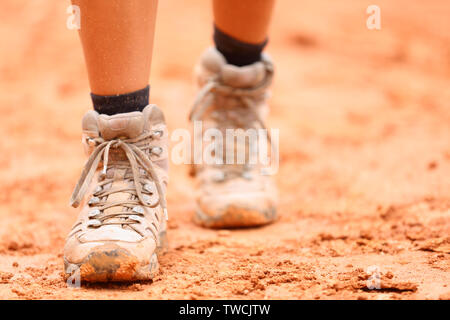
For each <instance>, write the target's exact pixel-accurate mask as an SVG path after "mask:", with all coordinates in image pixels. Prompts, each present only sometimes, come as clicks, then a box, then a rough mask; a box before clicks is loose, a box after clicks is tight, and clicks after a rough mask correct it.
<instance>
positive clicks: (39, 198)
mask: <svg viewBox="0 0 450 320" xmlns="http://www.w3.org/2000/svg"><path fill="white" fill-rule="evenodd" d="M369 4H371V3H369V2H367V1H350V0H343V1H325V0H323V1H318V0H309V1H306V0H302V1H298V0H290V1H288V0H283V1H279V3H278V7H277V9H276V13H275V17H274V21H273V28H272V31H271V43H270V46H269V48H268V51H269V52H270V53H271V54H272V56H273V57H274V59H275V61H276V62H277V75H276V81H275V85H274V88H273V98H272V100H271V105H272V111H271V116H270V121H269V125H270V126H271V127H273V128H279V129H280V143H281V168H280V171H279V175H278V176H277V182H278V185H279V188H280V196H281V203H280V207H279V213H280V216H281V217H280V219H279V221H278V222H277V223H275V224H273V225H270V226H267V227H264V228H259V229H253V230H226V231H214V230H206V229H202V228H200V227H198V226H196V225H194V224H193V223H192V220H191V217H192V213H193V210H194V200H193V196H192V194H193V193H192V181H190V178H189V177H188V175H187V172H188V168H187V167H184V166H176V165H172V167H171V185H170V190H169V194H168V203H169V209H170V216H171V219H170V224H169V241H170V251H169V253H168V254H167V255H165V256H164V257H163V258H162V259H161V269H162V273H161V274H160V275H159V276H157V277H156V278H155V279H154V281H153V282H151V283H141V284H108V285H89V286H83V287H82V288H80V289H71V288H68V287H67V286H66V283H65V282H64V280H63V278H62V266H63V264H62V248H63V244H64V238H65V236H66V234H67V232H68V231H69V228H70V226H71V225H72V223H73V222H74V219H75V217H76V213H77V211H76V209H72V208H69V206H68V199H69V196H70V193H71V191H72V188H73V186H74V184H75V182H76V180H77V179H78V175H79V174H80V171H81V168H82V166H83V164H84V159H85V158H84V154H83V151H82V147H81V145H80V128H79V125H80V119H81V117H82V115H83V113H84V112H85V111H86V110H88V109H89V108H90V100H89V95H88V93H89V89H88V82H87V78H86V71H85V67H84V64H83V56H82V51H81V48H80V45H79V40H78V36H77V33H76V31H71V30H68V29H67V28H66V19H67V17H68V15H67V14H66V7H67V6H68V1H27V0H2V1H1V4H0V21H1V22H0V39H2V40H0V42H1V45H0V107H1V117H0V124H1V126H0V134H1V136H2V138H1V141H0V144H1V150H2V152H1V154H0V168H1V172H0V181H1V182H0V183H1V189H0V190H1V193H0V221H1V223H0V298H2V299H73V298H75V299H100V298H101V299H115V298H126V299H179V298H181V299H183V298H187V299H204V298H206V299H216V298H225V299H228V298H233V299H335V298H337V299H438V298H441V299H449V298H450V273H449V269H450V259H449V258H450V237H449V236H450V179H449V177H450V108H449V101H450V80H449V79H450V33H449V32H448V30H450V20H449V17H450V5H449V3H448V0H441V1H439V0H431V1H406V0H398V1H388V0H383V1H382V0H377V1H376V4H378V5H379V6H380V7H381V18H382V30H380V31H369V30H368V29H367V28H366V18H367V14H366V13H365V10H366V7H367V6H368V5H369ZM211 25H212V23H211V12H210V5H209V3H207V1H204V0H196V1H193V0H190V1H178V0H164V1H160V7H159V16H158V26H157V36H156V48H155V56H154V67H153V70H152V76H151V84H152V101H153V102H154V103H157V104H159V105H160V106H162V107H163V109H164V110H165V112H166V113H167V117H168V121H169V127H170V129H172V130H173V129H175V128H179V127H188V122H187V113H188V110H189V106H190V104H191V102H192V101H193V98H194V95H195V88H194V85H193V83H192V81H191V80H192V68H193V65H194V63H195V62H196V60H197V58H198V56H199V55H200V53H201V52H202V51H203V49H204V48H205V47H206V46H208V45H209V44H210V43H211V29H212V28H211ZM371 266H376V267H377V268H378V270H379V271H380V274H381V288H380V289H379V290H369V289H368V288H367V280H368V278H369V276H370V275H369V274H368V273H367V269H368V268H369V267H371Z"/></svg>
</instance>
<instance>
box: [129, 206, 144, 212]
mask: <svg viewBox="0 0 450 320" xmlns="http://www.w3.org/2000/svg"><path fill="white" fill-rule="evenodd" d="M132 211H133V212H136V213H140V214H144V212H145V211H144V208H142V207H141V206H136V207H134V208H133V210H132Z"/></svg>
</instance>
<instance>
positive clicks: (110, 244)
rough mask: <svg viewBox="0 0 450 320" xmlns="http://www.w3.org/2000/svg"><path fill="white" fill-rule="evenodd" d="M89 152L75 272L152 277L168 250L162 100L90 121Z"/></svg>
mask: <svg viewBox="0 0 450 320" xmlns="http://www.w3.org/2000/svg"><path fill="white" fill-rule="evenodd" d="M82 127H83V145H84V148H85V151H86V152H87V154H88V155H89V159H88V161H87V162H86V165H85V167H84V170H83V172H82V175H81V177H80V180H79V182H78V184H77V186H76V187H75V190H74V192H73V194H72V198H71V204H72V205H73V206H74V207H77V206H79V205H80V204H81V201H82V199H83V197H84V196H85V195H86V200H85V203H84V204H83V206H82V210H81V213H80V214H79V216H78V219H77V221H76V223H75V225H74V226H73V228H72V230H71V232H70V233H69V235H68V237H67V239H66V245H65V248H64V263H65V272H66V276H67V277H69V276H70V277H72V278H73V277H74V275H77V274H78V275H79V276H80V279H81V280H82V281H133V280H147V279H151V278H152V277H153V276H154V275H155V274H156V272H157V271H158V268H159V265H158V256H157V255H159V254H160V253H163V252H164V251H165V250H166V248H167V238H166V226H167V224H166V220H167V209H166V200H165V193H166V187H167V180H168V177H167V168H168V150H167V143H168V139H167V137H168V133H167V128H166V124H165V121H164V116H163V114H162V112H161V110H160V109H158V107H157V106H155V105H149V106H147V107H146V108H145V109H144V110H143V111H142V112H130V113H123V114H117V115H113V116H107V115H99V114H98V113H97V112H96V111H89V112H87V113H86V115H85V116H84V118H83V121H82Z"/></svg>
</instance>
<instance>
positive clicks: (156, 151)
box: [151, 147, 163, 156]
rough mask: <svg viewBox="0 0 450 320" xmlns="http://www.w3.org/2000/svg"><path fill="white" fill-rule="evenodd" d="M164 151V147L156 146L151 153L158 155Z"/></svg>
mask: <svg viewBox="0 0 450 320" xmlns="http://www.w3.org/2000/svg"><path fill="white" fill-rule="evenodd" d="M162 152H163V148H161V147H154V148H152V149H151V153H152V154H154V155H157V156H159V155H161V153H162Z"/></svg>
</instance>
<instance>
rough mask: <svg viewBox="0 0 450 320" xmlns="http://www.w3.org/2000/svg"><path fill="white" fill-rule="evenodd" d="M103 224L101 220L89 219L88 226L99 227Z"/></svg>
mask: <svg viewBox="0 0 450 320" xmlns="http://www.w3.org/2000/svg"><path fill="white" fill-rule="evenodd" d="M101 225H102V223H101V222H100V220H89V222H88V224H87V226H88V228H98V227H100V226H101Z"/></svg>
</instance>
